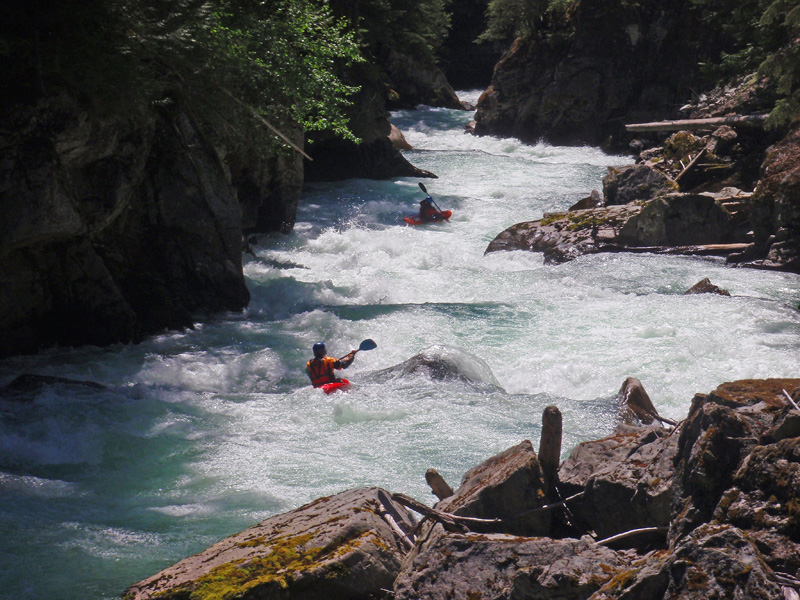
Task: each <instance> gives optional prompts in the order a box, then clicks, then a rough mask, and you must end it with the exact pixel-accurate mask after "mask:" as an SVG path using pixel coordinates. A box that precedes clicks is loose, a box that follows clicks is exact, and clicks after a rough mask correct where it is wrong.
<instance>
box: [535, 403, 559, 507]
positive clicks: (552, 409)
mask: <svg viewBox="0 0 800 600" xmlns="http://www.w3.org/2000/svg"><path fill="white" fill-rule="evenodd" d="M561 433H562V424H561V411H560V410H558V407H556V406H548V407H547V408H545V409H544V412H543V413H542V438H541V439H540V440H539V464H540V465H542V475H544V484H545V493H546V494H547V497H548V498H550V497H551V496H552V494H553V491H554V490H555V487H556V485H558V466H559V464H561Z"/></svg>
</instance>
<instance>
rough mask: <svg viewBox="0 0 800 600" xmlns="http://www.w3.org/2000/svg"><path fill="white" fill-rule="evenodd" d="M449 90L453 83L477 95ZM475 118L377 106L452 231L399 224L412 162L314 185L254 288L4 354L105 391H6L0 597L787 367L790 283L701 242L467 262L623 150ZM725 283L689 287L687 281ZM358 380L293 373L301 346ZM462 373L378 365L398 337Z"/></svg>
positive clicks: (80, 592) (391, 357)
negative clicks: (388, 172) (184, 323)
mask: <svg viewBox="0 0 800 600" xmlns="http://www.w3.org/2000/svg"><path fill="white" fill-rule="evenodd" d="M461 96H462V98H466V99H472V100H473V101H474V99H475V94H474V93H465V94H462V95H461ZM471 117H472V115H471V114H470V113H468V112H463V111H452V110H446V109H432V108H424V107H420V108H419V109H418V110H413V111H402V112H398V113H395V114H393V115H392V122H393V123H394V124H396V125H397V126H398V127H399V128H400V129H401V130H402V131H403V132H404V133H405V135H406V138H407V140H408V141H409V142H410V143H411V144H412V146H414V148H415V149H414V150H411V151H408V152H406V156H407V158H408V159H409V160H410V161H411V162H412V163H414V164H415V165H417V166H419V167H421V168H423V169H427V170H430V171H432V172H434V173H436V174H437V175H438V178H437V179H427V180H425V181H424V184H425V186H426V187H427V189H428V191H429V192H430V193H431V195H432V196H433V198H434V200H435V201H436V202H437V204H438V205H439V206H441V208H443V209H450V210H452V211H453V217H452V218H451V220H450V222H449V223H442V224H436V225H431V226H425V227H408V226H406V225H405V224H404V223H403V221H402V217H403V216H404V215H407V214H412V213H414V212H416V211H417V209H418V202H419V201H420V200H421V199H422V198H423V194H422V193H421V191H420V188H419V187H418V183H419V181H418V180H416V179H407V178H401V179H397V180H395V181H383V182H379V181H368V180H348V181H344V182H337V183H327V184H314V185H309V186H307V187H306V189H305V190H304V194H303V199H302V202H301V205H300V209H299V214H298V222H297V225H296V227H295V230H294V232H293V233H292V234H291V235H289V236H280V235H275V236H262V237H261V238H260V239H259V243H258V244H257V245H256V246H255V256H254V257H253V256H248V257H247V258H246V259H245V265H244V270H245V275H246V277H247V283H248V287H249V289H250V291H251V295H252V301H251V304H250V306H249V307H248V309H247V310H246V311H244V312H243V313H241V314H231V315H223V316H221V317H220V318H219V319H217V320H214V321H212V322H207V323H198V324H197V325H196V327H195V328H194V329H192V330H188V331H183V332H170V333H165V334H163V335H160V336H156V337H154V338H152V339H150V340H147V341H146V342H144V343H142V344H139V345H136V346H129V345H118V346H113V347H110V348H103V349H99V348H80V349H53V350H50V351H47V352H44V353H42V354H40V355H38V356H33V357H17V358H13V359H8V360H5V361H2V362H0V386H2V385H4V384H6V383H8V382H9V381H11V380H12V379H13V378H14V377H15V376H17V375H19V374H21V373H37V374H43V375H56V376H59V377H68V378H72V379H77V380H87V381H93V382H96V383H100V384H102V385H104V386H106V388H107V389H105V390H102V389H86V388H82V387H75V386H54V387H48V388H45V389H44V391H43V392H42V393H41V394H39V395H38V396H37V397H36V399H35V401H34V402H33V403H32V404H31V403H26V404H20V403H16V402H11V401H7V400H0V530H2V531H3V544H2V549H1V550H0V562H2V564H3V565H4V568H3V569H2V574H0V597H1V598H9V599H11V598H14V599H19V598H31V599H33V598H43V597H53V598H60V599H65V600H71V599H75V600H78V599H81V600H85V599H87V598H97V599H100V598H103V599H105V598H116V597H119V595H120V593H121V592H122V591H123V590H124V588H125V587H126V586H127V585H129V584H131V583H134V582H136V581H138V580H140V579H142V578H144V577H146V576H149V575H151V574H153V573H155V572H156V571H158V570H160V569H161V568H164V567H166V566H168V565H170V564H172V563H174V562H176V561H177V560H180V559H181V558H183V557H185V556H187V555H189V554H192V553H194V552H198V551H200V550H202V549H204V548H205V547H207V546H209V545H210V544H211V543H213V542H215V541H217V540H218V539H220V538H222V537H224V536H226V535H229V534H232V533H235V532H238V531H240V530H242V529H244V528H245V527H248V526H249V525H252V524H254V523H256V522H258V521H260V520H261V519H263V518H266V517H267V516H270V515H272V514H276V513H279V512H284V511H287V510H290V509H292V508H295V507H297V506H300V505H301V504H303V503H305V502H309V501H311V500H313V499H315V498H317V497H320V496H323V495H328V494H332V493H336V492H339V491H342V490H344V489H348V488H351V487H356V486H372V485H377V486H382V487H385V488H387V489H389V490H390V491H397V492H403V493H406V494H409V495H411V496H414V497H416V498H418V499H420V500H422V501H425V502H429V503H431V502H433V500H434V498H433V496H432V494H431V492H430V490H429V489H428V487H427V485H426V484H425V480H424V473H425V471H426V470H427V469H428V468H430V467H434V468H436V469H437V470H438V471H439V472H440V473H441V474H442V475H443V476H444V477H445V479H446V480H447V481H448V482H449V483H450V484H451V485H452V486H453V487H457V485H458V483H459V480H460V478H461V475H462V474H463V473H464V472H465V471H466V470H467V469H469V468H470V467H472V466H474V465H476V464H478V463H479V462H481V461H483V460H484V459H486V458H488V457H490V456H491V455H493V454H494V453H497V452H499V451H501V450H504V449H506V448H508V447H510V446H512V445H514V444H517V443H519V442H520V441H522V440H524V439H530V440H531V441H533V443H534V446H535V447H536V446H537V445H538V439H539V432H540V423H541V414H542V410H543V409H544V408H545V407H546V406H548V405H550V404H555V405H556V406H558V407H559V408H560V409H561V411H562V414H563V416H564V432H565V435H564V455H565V456H566V454H567V453H568V451H569V450H570V449H571V448H572V447H574V446H575V445H576V444H577V443H579V442H581V441H583V440H586V439H593V438H597V437H601V436H604V435H606V434H608V433H609V432H610V431H611V430H612V429H613V427H614V424H615V410H614V395H615V394H616V392H617V390H618V389H619V387H620V386H621V384H622V382H623V381H624V379H625V378H626V377H628V376H633V377H637V378H638V379H640V380H641V381H642V383H643V385H644V386H645V389H646V390H647V391H648V393H649V395H650V397H651V398H652V400H653V402H654V404H655V405H656V407H657V408H658V409H659V411H660V412H661V413H662V414H663V415H664V416H667V417H670V418H673V419H676V420H678V419H681V418H682V417H683V416H685V414H686V411H687V409H688V407H689V404H690V402H691V399H692V396H693V395H694V394H695V393H697V392H708V391H710V390H712V389H713V388H715V387H716V386H717V385H718V384H720V383H722V382H725V381H730V380H735V379H744V378H763V377H797V376H798V372H797V365H798V364H800V360H798V359H800V311H798V310H797V305H798V300H799V299H798V278H797V276H795V275H789V274H781V273H769V272H761V271H754V270H745V269H733V268H729V267H726V266H725V265H724V264H723V263H722V262H721V261H720V260H718V259H713V258H690V257H668V256H650V255H640V254H636V255H623V254H608V255H595V256H586V257H582V258H580V259H578V260H575V261H573V262H570V263H566V264H563V265H558V266H546V265H544V264H543V261H542V257H541V255H538V254H534V253H526V252H508V253H493V254H490V255H484V250H485V248H486V246H487V245H488V243H489V242H490V241H491V240H492V239H493V238H494V237H495V236H496V235H497V234H498V233H500V232H501V231H502V230H503V229H505V228H506V227H508V226H510V225H512V224H514V223H517V222H520V221H526V220H532V219H537V218H540V217H542V216H543V215H544V213H546V212H552V211H559V210H564V209H566V208H567V207H569V206H570V205H572V204H573V203H575V202H576V201H577V200H579V199H581V198H582V197H585V196H587V195H589V193H590V192H591V191H592V189H598V190H599V189H601V185H602V177H603V176H604V174H605V173H606V170H607V167H608V166H610V165H616V164H625V163H626V162H629V159H627V158H625V157H614V156H608V155H605V154H603V153H602V152H600V151H599V150H597V149H595V148H564V147H553V146H549V145H546V144H539V145H524V144H522V143H520V142H518V141H516V140H512V139H498V138H476V137H473V136H471V135H466V134H465V133H464V126H465V125H466V124H467V123H468V122H469V120H470V119H471ZM705 277H708V278H710V279H711V281H712V283H714V284H715V285H718V286H719V287H722V288H725V289H727V290H729V291H730V293H731V294H732V296H731V297H724V296H717V295H693V296H684V295H683V292H684V291H685V290H687V289H688V288H690V287H691V286H692V285H694V284H695V283H697V282H698V281H700V280H701V279H703V278H705ZM366 338H370V339H373V340H375V342H376V343H377V346H378V347H377V348H376V349H374V350H370V351H365V352H361V353H359V354H358V356H357V358H356V361H355V362H354V363H353V365H352V366H351V367H350V368H349V369H348V370H347V371H346V372H345V373H344V374H345V375H346V376H347V377H348V378H349V379H350V380H351V381H352V382H353V388H352V390H351V391H349V392H347V393H339V394H336V395H333V396H325V395H324V394H322V393H321V392H320V391H319V390H314V389H312V388H311V387H310V386H309V385H308V380H307V378H306V376H305V373H304V366H305V362H306V361H307V360H308V359H309V358H310V356H311V345H312V344H313V343H315V342H317V341H325V342H326V344H327V346H328V349H329V352H330V353H331V354H333V355H336V356H341V355H344V354H345V353H347V352H348V351H349V350H351V349H353V348H356V347H357V346H358V344H359V342H360V341H361V340H363V339H366ZM420 353H422V354H424V355H425V356H427V357H430V358H432V359H433V360H438V361H440V362H441V363H443V364H447V365H449V366H450V367H451V368H452V369H453V370H454V371H455V372H458V373H460V374H462V375H464V376H465V377H461V378H448V379H438V378H436V377H432V376H430V374H426V373H425V372H414V373H411V374H408V375H406V376H398V374H397V370H396V369H395V367H396V366H397V365H401V364H403V363H404V362H405V361H408V360H409V359H410V358H412V357H414V356H415V355H418V354H420Z"/></svg>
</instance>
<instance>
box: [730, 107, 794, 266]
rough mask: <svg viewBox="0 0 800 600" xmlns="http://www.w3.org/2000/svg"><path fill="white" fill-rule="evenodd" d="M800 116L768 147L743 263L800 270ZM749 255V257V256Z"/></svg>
mask: <svg viewBox="0 0 800 600" xmlns="http://www.w3.org/2000/svg"><path fill="white" fill-rule="evenodd" d="M798 156H800V120H798V121H796V122H795V124H794V126H793V127H792V130H791V131H790V132H789V134H788V135H787V136H786V137H785V138H783V139H782V140H781V141H780V142H778V143H777V144H775V145H773V146H772V147H770V148H769V149H768V150H767V155H766V158H765V160H764V162H763V164H762V165H761V180H760V181H759V184H758V186H757V187H756V189H755V192H754V193H753V197H752V199H751V202H750V204H751V213H752V221H753V235H754V248H753V251H752V252H751V253H748V254H744V255H743V256H742V257H740V258H741V260H742V261H743V262H744V264H747V265H750V266H755V267H761V268H770V269H781V270H787V271H791V272H793V273H800V166H798V164H799V163H798ZM748 259H750V260H748Z"/></svg>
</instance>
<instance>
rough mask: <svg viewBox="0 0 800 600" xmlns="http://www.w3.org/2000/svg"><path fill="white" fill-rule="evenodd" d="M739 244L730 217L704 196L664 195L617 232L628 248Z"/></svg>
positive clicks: (646, 205) (711, 199)
mask: <svg viewBox="0 0 800 600" xmlns="http://www.w3.org/2000/svg"><path fill="white" fill-rule="evenodd" d="M736 241H742V240H738V239H737V238H736V229H735V227H734V222H733V219H732V217H731V214H730V213H729V212H728V211H726V210H725V209H724V208H722V207H721V206H720V205H719V204H717V202H716V201H715V199H714V198H713V197H712V196H710V195H705V194H667V195H664V196H661V197H659V198H655V199H653V200H651V201H649V202H647V203H646V204H645V205H644V207H643V209H642V211H641V212H640V213H639V214H638V215H636V216H635V217H633V218H631V219H630V221H629V222H628V223H627V224H626V225H625V227H624V228H623V229H622V230H621V231H620V234H619V239H618V242H619V243H621V244H625V245H628V246H691V245H697V244H724V243H729V242H736Z"/></svg>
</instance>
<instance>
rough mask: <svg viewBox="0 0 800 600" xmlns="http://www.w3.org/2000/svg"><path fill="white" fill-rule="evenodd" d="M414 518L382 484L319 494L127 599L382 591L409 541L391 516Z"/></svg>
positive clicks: (306, 599)
mask: <svg viewBox="0 0 800 600" xmlns="http://www.w3.org/2000/svg"><path fill="white" fill-rule="evenodd" d="M383 512H386V513H389V514H390V515H391V516H392V517H393V519H394V521H395V522H396V523H397V524H398V526H399V527H400V528H401V529H405V530H409V529H411V528H412V527H413V525H414V524H415V522H414V519H413V517H412V516H411V514H410V513H408V512H407V511H406V510H405V509H404V508H403V507H402V506H400V505H397V504H394V503H393V502H392V501H391V499H390V498H389V495H388V494H387V493H386V492H385V491H384V490H381V489H379V488H363V489H354V490H348V491H346V492H342V493H340V494H337V495H335V496H330V497H326V498H320V499H318V500H315V501H314V502H311V503H309V504H306V505H305V506H302V507H300V508H298V509H296V510H293V511H290V512H287V513H284V514H281V515H277V516H274V517H270V518H269V519H266V520H265V521H262V522H261V523H259V524H258V525H256V526H254V527H250V528H249V529H246V530H245V531H243V532H241V533H239V534H237V535H234V536H231V537H229V538H226V539H224V540H222V541H220V542H218V543H217V544H214V545H213V546H211V547H210V548H208V549H207V550H205V551H203V552H201V553H200V554H196V555H194V556H190V557H189V558H186V559H184V560H182V561H180V562H179V563H176V564H175V565H173V566H171V567H168V568H166V569H164V570H163V571H161V572H160V573H157V574H156V575H154V576H152V577H149V578H148V579H145V580H143V581H140V582H139V583H136V584H134V585H132V586H131V587H130V588H128V590H126V592H125V594H124V598H125V600H145V599H148V598H159V599H160V600H170V599H171V600H179V599H180V600H183V599H185V598H188V597H190V596H191V597H192V598H194V597H198V598H206V597H214V598H222V597H226V598H227V597H236V598H239V599H241V600H255V599H259V600H267V599H278V598H280V599H282V600H292V599H303V600H311V599H313V598H330V599H332V600H361V599H363V600H367V599H370V598H375V597H379V596H382V595H383V592H382V590H383V589H390V588H391V587H392V584H393V582H394V580H395V578H396V577H397V575H398V573H399V572H400V565H401V561H402V559H403V556H404V554H405V552H406V550H407V546H406V545H405V543H404V542H403V538H402V537H401V536H399V535H398V533H397V532H396V530H395V529H394V528H393V527H392V526H391V525H390V523H389V522H388V521H387V520H386V519H385V518H384V517H382V516H381V513H383Z"/></svg>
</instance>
